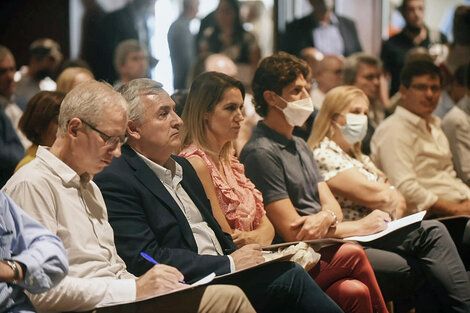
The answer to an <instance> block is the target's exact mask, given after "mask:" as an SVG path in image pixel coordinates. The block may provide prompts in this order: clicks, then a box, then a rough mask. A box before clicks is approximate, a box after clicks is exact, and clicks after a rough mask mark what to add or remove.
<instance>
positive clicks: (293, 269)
mask: <svg viewBox="0 0 470 313" xmlns="http://www.w3.org/2000/svg"><path fill="white" fill-rule="evenodd" d="M119 91H120V92H121V93H122V94H123V96H124V97H125V98H126V100H127V101H128V103H129V122H128V127H127V133H128V138H129V139H128V145H126V146H124V147H122V156H121V158H119V159H115V160H114V161H113V162H112V163H111V165H110V166H109V167H108V168H107V169H106V170H105V171H103V172H102V173H100V174H99V175H97V176H96V177H95V182H96V183H97V184H98V186H99V187H100V189H101V191H102V193H103V197H104V199H105V202H106V207H107V208H108V215H109V221H110V224H111V226H112V227H113V229H114V235H115V242H116V247H117V250H118V253H119V255H120V256H121V257H122V258H123V260H124V261H125V262H126V264H127V266H128V269H129V271H130V272H132V273H135V274H137V273H140V272H143V271H145V270H146V269H147V268H149V267H151V266H152V264H151V263H149V262H148V261H146V260H144V259H143V258H142V257H140V256H139V254H140V252H145V253H147V254H149V255H151V256H152V257H153V258H154V259H156V260H157V261H158V262H160V263H164V264H168V265H171V266H174V267H177V268H178V269H179V270H180V271H181V272H182V273H183V275H184V279H185V281H186V282H192V281H194V280H196V279H199V278H201V277H203V276H205V275H207V274H209V273H211V272H215V273H216V274H217V275H221V274H226V273H230V272H233V271H234V270H240V269H244V268H247V267H251V266H254V265H256V264H259V263H262V262H263V261H264V258H263V257H262V254H261V248H260V246H259V245H255V244H252V245H246V246H244V247H242V248H240V249H238V250H236V251H234V252H233V249H235V248H236V246H235V244H234V243H233V241H232V240H231V238H230V236H229V235H227V234H225V233H223V231H222V229H221V228H220V226H219V225H218V224H217V222H216V220H215V218H214V217H213V215H212V210H211V207H210V202H209V200H208V199H207V196H206V194H205V192H204V189H203V187H202V183H201V182H200V180H199V178H198V177H197V174H196V172H195V171H194V169H193V168H192V167H191V165H190V163H189V162H188V161H186V160H185V159H184V158H181V157H177V156H171V155H172V153H173V152H175V150H176V149H178V147H179V146H180V144H181V141H180V138H179V128H180V127H181V126H182V120H181V119H180V118H179V116H178V115H177V114H176V113H175V111H174V107H175V103H174V102H173V100H171V98H170V97H169V95H168V94H167V93H166V92H165V91H164V90H163V89H162V85H161V84H159V83H157V82H155V81H152V80H150V79H136V80H133V81H131V82H128V83H126V84H125V85H123V86H122V87H121V88H120V89H119ZM228 250H230V251H228ZM229 252H232V253H231V254H230V255H224V254H226V253H229ZM215 283H225V284H233V285H237V286H239V287H240V288H241V289H242V290H243V291H244V292H245V294H246V295H247V296H248V298H249V299H250V301H251V302H252V304H253V306H254V307H255V309H256V310H257V311H258V312H273V311H276V312H279V311H281V312H341V310H340V309H339V307H337V306H336V304H335V303H334V302H333V301H332V300H331V299H330V298H328V296H326V294H324V293H323V291H321V289H320V288H319V287H318V285H316V283H315V282H314V281H313V280H312V279H311V278H310V276H309V275H308V274H307V272H305V270H304V269H302V268H301V267H299V266H298V265H296V264H295V263H291V262H275V263H270V264H268V265H265V266H262V267H258V268H254V269H248V270H247V271H244V272H241V273H237V274H235V275H230V276H227V277H224V278H219V279H217V280H216V281H215Z"/></svg>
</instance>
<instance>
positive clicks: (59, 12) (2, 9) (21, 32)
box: [0, 0, 70, 68]
mask: <svg viewBox="0 0 470 313" xmlns="http://www.w3.org/2000/svg"><path fill="white" fill-rule="evenodd" d="M43 37H48V38H51V39H54V40H55V41H57V42H58V43H59V44H60V46H61V47H62V53H63V54H64V59H67V58H69V51H70V44H69V1H68V0H0V44H2V45H4V46H7V47H8V48H9V49H10V50H11V51H12V52H13V54H14V56H15V59H16V65H17V67H18V68H19V67H20V66H21V65H24V64H27V63H28V59H29V54H28V48H29V45H30V44H31V43H32V42H33V41H34V40H35V39H38V38H43Z"/></svg>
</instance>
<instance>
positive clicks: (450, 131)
mask: <svg viewBox="0 0 470 313" xmlns="http://www.w3.org/2000/svg"><path fill="white" fill-rule="evenodd" d="M442 130H443V131H444V133H445V134H446V136H447V139H448V140H449V144H450V150H451V151H452V161H453V162H454V168H455V170H456V171H457V175H458V176H459V177H460V178H461V179H462V180H463V181H464V182H465V183H466V184H467V185H468V186H470V97H469V96H468V95H466V96H465V97H463V98H462V99H461V100H460V101H459V102H458V103H457V105H456V106H455V107H453V108H452V109H451V110H450V111H449V113H447V115H446V116H445V117H444V120H443V121H442Z"/></svg>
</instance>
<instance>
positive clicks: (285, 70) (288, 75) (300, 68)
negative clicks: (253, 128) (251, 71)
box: [251, 52, 310, 117]
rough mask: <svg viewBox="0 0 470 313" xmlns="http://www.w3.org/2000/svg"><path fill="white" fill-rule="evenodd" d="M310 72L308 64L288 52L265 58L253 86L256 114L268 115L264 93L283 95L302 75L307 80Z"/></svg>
mask: <svg viewBox="0 0 470 313" xmlns="http://www.w3.org/2000/svg"><path fill="white" fill-rule="evenodd" d="M309 70H310V69H309V67H308V64H307V62H305V61H304V60H301V59H299V58H297V57H295V56H293V55H291V54H289V53H286V52H279V53H277V54H274V55H272V56H269V57H266V58H264V59H263V60H262V61H261V63H260V64H259V66H258V68H257V69H256V72H255V75H254V77H253V82H252V85H251V86H252V89H253V104H254V105H255V109H256V113H258V114H259V115H260V116H263V117H264V116H266V114H267V113H268V103H267V102H266V100H265V99H264V96H263V93H264V91H266V90H271V91H274V92H275V93H277V94H278V95H281V93H282V89H283V88H284V87H286V86H287V85H289V84H290V83H292V82H293V81H295V80H296V79H297V77H298V76H299V75H300V74H302V75H303V76H304V77H305V78H307V77H308V74H309Z"/></svg>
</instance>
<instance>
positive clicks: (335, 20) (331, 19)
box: [311, 12, 339, 26]
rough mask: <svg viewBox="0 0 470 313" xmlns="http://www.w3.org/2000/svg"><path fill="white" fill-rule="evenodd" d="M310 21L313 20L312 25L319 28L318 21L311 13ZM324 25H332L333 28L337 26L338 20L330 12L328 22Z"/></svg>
mask: <svg viewBox="0 0 470 313" xmlns="http://www.w3.org/2000/svg"><path fill="white" fill-rule="evenodd" d="M311 16H312V19H313V23H314V24H315V25H317V26H320V25H321V24H320V21H318V20H317V19H316V18H315V16H314V15H313V12H312V15H311ZM326 25H334V26H338V25H339V20H338V17H337V16H336V15H335V14H334V13H333V12H331V13H330V22H329V23H328V24H326Z"/></svg>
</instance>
